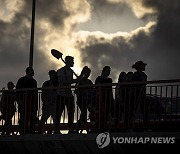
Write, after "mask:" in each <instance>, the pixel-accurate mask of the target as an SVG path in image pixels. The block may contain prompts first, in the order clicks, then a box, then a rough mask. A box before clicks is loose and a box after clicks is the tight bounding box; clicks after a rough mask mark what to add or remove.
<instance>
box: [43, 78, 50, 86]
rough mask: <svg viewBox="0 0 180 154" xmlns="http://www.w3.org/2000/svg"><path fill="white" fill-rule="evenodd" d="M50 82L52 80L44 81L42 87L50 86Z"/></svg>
mask: <svg viewBox="0 0 180 154" xmlns="http://www.w3.org/2000/svg"><path fill="white" fill-rule="evenodd" d="M49 82H50V80H47V81H45V82H44V83H43V85H42V87H48V86H49V84H50V83H49Z"/></svg>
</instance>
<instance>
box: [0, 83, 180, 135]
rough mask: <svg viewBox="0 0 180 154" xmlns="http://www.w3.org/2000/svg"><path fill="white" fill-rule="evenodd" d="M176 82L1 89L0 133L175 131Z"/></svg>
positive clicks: (179, 112) (178, 113) (179, 101)
mask: <svg viewBox="0 0 180 154" xmlns="http://www.w3.org/2000/svg"><path fill="white" fill-rule="evenodd" d="M179 83H180V80H161V81H148V82H128V83H113V84H102V85H92V86H71V87H59V88H45V89H42V88H37V89H21V90H11V91H10V90H1V91H0V97H1V103H0V111H1V112H0V133H1V134H11V133H15V132H16V133H20V134H26V133H60V131H61V132H62V131H63V130H68V131H70V132H80V131H83V130H86V131H87V133H89V132H99V131H128V130H133V131H141V130H148V129H149V130H151V131H177V130H178V131H179V128H180V91H179V86H180V84H179ZM71 91H72V93H71Z"/></svg>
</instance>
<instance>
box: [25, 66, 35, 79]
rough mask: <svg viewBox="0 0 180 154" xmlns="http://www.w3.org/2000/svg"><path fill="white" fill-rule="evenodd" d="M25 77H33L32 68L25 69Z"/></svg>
mask: <svg viewBox="0 0 180 154" xmlns="http://www.w3.org/2000/svg"><path fill="white" fill-rule="evenodd" d="M26 75H27V76H29V77H33V76H34V70H33V68H32V67H27V68H26Z"/></svg>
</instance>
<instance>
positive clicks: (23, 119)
mask: <svg viewBox="0 0 180 154" xmlns="http://www.w3.org/2000/svg"><path fill="white" fill-rule="evenodd" d="M33 76H34V70H33V68H32V67H27V68H26V75H25V76H24V77H21V78H20V79H19V80H18V82H17V85H16V88H17V89H27V90H23V91H18V92H17V100H18V111H19V113H20V119H19V124H20V129H21V132H20V133H32V132H33V129H34V127H35V123H36V121H37V109H38V91H37V90H28V89H29V88H37V82H36V80H35V79H34V78H33Z"/></svg>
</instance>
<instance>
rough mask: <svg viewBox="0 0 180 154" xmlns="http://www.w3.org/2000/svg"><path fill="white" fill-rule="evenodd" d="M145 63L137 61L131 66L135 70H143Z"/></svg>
mask: <svg viewBox="0 0 180 154" xmlns="http://www.w3.org/2000/svg"><path fill="white" fill-rule="evenodd" d="M146 65H147V64H146V63H144V62H142V61H137V62H136V63H135V64H133V65H132V68H134V69H136V70H137V71H141V72H142V71H145V67H146Z"/></svg>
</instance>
